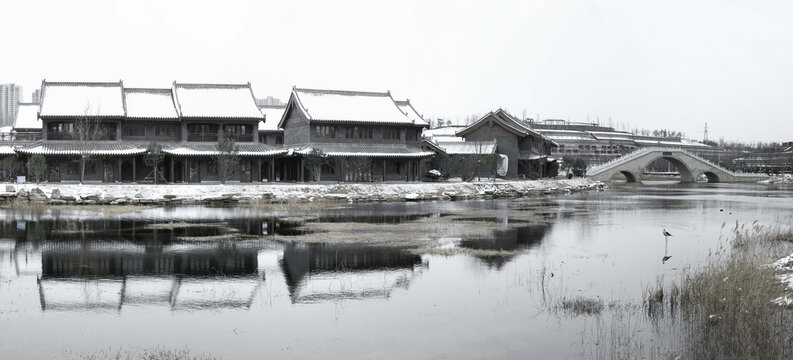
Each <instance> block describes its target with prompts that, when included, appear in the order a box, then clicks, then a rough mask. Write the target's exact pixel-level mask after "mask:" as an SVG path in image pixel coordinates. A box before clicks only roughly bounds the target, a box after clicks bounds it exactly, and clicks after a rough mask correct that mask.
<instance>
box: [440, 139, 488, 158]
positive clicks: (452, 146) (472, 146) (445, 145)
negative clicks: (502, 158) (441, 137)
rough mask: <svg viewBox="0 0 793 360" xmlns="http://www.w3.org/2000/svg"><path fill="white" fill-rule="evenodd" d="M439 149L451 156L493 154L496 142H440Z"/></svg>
mask: <svg viewBox="0 0 793 360" xmlns="http://www.w3.org/2000/svg"><path fill="white" fill-rule="evenodd" d="M437 144H438V146H439V147H441V148H442V149H443V150H444V151H446V153H447V154H449V155H476V154H493V153H495V152H496V142H495V141H466V142H438V143H437Z"/></svg>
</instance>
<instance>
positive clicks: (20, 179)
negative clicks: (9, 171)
mask: <svg viewBox="0 0 793 360" xmlns="http://www.w3.org/2000/svg"><path fill="white" fill-rule="evenodd" d="M24 183H25V177H24V176H17V184H24Z"/></svg>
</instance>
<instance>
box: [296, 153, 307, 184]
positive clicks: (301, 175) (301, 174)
mask: <svg viewBox="0 0 793 360" xmlns="http://www.w3.org/2000/svg"><path fill="white" fill-rule="evenodd" d="M304 171H305V164H304V163H303V158H300V169H298V170H297V174H298V175H297V176H299V177H300V178H299V179H298V181H300V182H303V181H305V179H306V177H305V176H304V175H305V174H303V172H304Z"/></svg>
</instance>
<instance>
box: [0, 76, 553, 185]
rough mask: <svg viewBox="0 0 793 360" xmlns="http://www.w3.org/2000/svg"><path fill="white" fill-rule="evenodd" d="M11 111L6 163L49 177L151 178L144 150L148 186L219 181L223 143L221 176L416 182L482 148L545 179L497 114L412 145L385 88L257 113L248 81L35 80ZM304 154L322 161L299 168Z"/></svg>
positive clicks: (540, 157) (528, 139)
mask: <svg viewBox="0 0 793 360" xmlns="http://www.w3.org/2000/svg"><path fill="white" fill-rule="evenodd" d="M23 108H24V109H25V111H21V112H20V116H19V117H18V119H17V123H16V124H15V126H14V129H13V132H12V133H11V136H12V137H13V138H14V140H12V141H3V142H0V156H5V157H6V158H11V157H13V158H14V159H16V163H17V164H24V163H25V161H26V160H27V159H28V158H29V157H30V156H33V155H41V156H43V157H44V158H45V160H46V163H47V170H46V173H45V174H44V179H45V180H46V181H51V182H60V181H71V182H76V181H94V182H152V181H153V180H154V177H155V169H152V168H151V167H149V166H146V165H145V164H144V158H145V155H146V154H147V152H148V147H149V144H151V143H157V144H159V145H160V146H161V147H162V152H163V154H164V155H165V157H164V161H163V162H162V163H161V165H160V166H159V168H158V169H156V174H157V178H158V179H162V180H164V181H167V182H170V183H182V182H187V183H199V182H207V181H209V182H212V181H219V180H220V176H219V171H218V167H217V164H216V161H215V157H216V156H217V155H218V154H219V151H218V150H217V143H218V140H219V139H221V138H224V137H225V138H228V137H231V138H233V139H234V140H235V142H236V149H237V151H236V154H237V156H238V157H239V159H240V161H239V163H238V164H237V166H236V169H235V170H234V173H233V175H232V176H231V178H230V179H228V180H230V181H239V182H260V181H301V182H302V181H313V180H316V179H320V180H322V181H344V182H369V181H374V182H380V181H422V180H427V178H426V177H425V174H426V173H427V172H428V171H429V170H431V169H434V168H435V166H436V164H433V160H434V158H436V154H437V153H439V152H444V153H448V154H453V155H463V156H465V155H467V154H468V155H470V154H474V153H475V154H480V153H482V151H486V152H487V153H489V154H493V153H498V154H500V155H501V156H502V158H503V159H505V160H504V165H505V167H504V168H505V169H506V171H504V172H503V175H502V176H503V177H506V178H523V177H533V176H538V177H539V176H553V175H555V173H553V171H552V170H551V169H552V168H553V166H551V165H552V164H553V162H554V159H552V158H550V157H549V155H550V153H551V148H553V147H555V146H556V144H555V143H554V142H553V141H552V140H550V139H548V138H546V137H544V136H542V135H541V134H539V133H537V132H536V131H534V130H532V129H531V128H530V127H528V126H526V125H525V124H522V123H520V122H519V121H517V120H516V119H515V118H514V117H512V116H511V115H510V114H508V113H507V112H505V111H503V110H498V111H495V112H491V113H489V114H487V115H486V116H484V117H483V118H482V119H480V120H479V121H477V122H475V123H473V124H471V125H470V126H468V127H465V128H460V129H456V130H455V132H454V134H453V135H455V136H454V137H455V138H457V139H459V140H460V141H459V143H457V144H445V143H440V144H439V143H434V142H432V140H431V138H430V139H429V140H428V139H425V138H424V136H423V135H422V133H423V132H424V131H425V130H427V128H428V127H429V124H428V122H427V121H425V120H424V118H423V117H422V116H421V115H420V114H419V113H418V111H416V109H415V108H414V107H413V105H412V104H411V103H410V101H408V100H405V101H398V100H394V99H393V98H392V96H391V94H390V92H365V91H342V90H321V89H304V88H297V87H295V88H293V89H292V92H291V95H290V97H289V101H288V102H287V104H286V105H261V106H258V105H257V104H256V100H255V98H254V94H253V90H252V88H251V85H250V83H247V84H188V83H179V82H173V84H172V85H171V87H169V88H128V87H125V86H124V83H123V82H122V81H118V82H52V81H46V80H44V81H42V85H41V100H40V103H39V104H25V106H24V107H23ZM23 115H24V116H23ZM314 154H322V155H323V159H324V161H323V164H322V166H320V167H316V168H310V167H309V166H308V165H307V163H306V159H309V158H311V157H312V156H314ZM471 160H472V161H475V160H476V159H471ZM506 165H508V166H506ZM6 172H7V171H6ZM315 172H316V173H315ZM17 173H18V175H23V174H26V170H24V169H23V166H19V171H18V172H17ZM7 178H10V176H8V177H7Z"/></svg>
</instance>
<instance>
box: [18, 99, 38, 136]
mask: <svg viewBox="0 0 793 360" xmlns="http://www.w3.org/2000/svg"><path fill="white" fill-rule="evenodd" d="M14 130H16V131H19V130H39V131H41V119H39V104H19V108H17V118H16V121H14Z"/></svg>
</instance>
